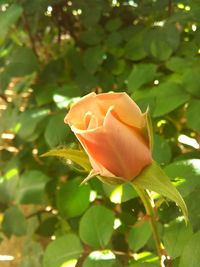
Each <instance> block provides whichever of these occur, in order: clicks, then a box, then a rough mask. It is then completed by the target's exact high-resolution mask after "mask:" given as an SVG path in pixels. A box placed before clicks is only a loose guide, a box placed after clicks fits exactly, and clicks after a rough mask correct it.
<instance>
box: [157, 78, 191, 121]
mask: <svg viewBox="0 0 200 267" xmlns="http://www.w3.org/2000/svg"><path fill="white" fill-rule="evenodd" d="M152 93H153V94H154V96H155V97H156V105H155V109H154V110H153V116H154V117H159V116H162V115H164V114H167V113H169V112H170V111H172V110H174V109H176V108H177V107H179V106H180V105H182V104H184V103H185V102H187V101H188V100H189V99H190V95H189V94H187V93H185V92H184V91H183V88H181V87H180V85H178V84H176V83H174V82H170V81H169V82H165V83H163V84H161V85H159V86H157V87H156V88H155V89H153V92H152ZM167 100H168V101H167Z"/></svg>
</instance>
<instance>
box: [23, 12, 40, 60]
mask: <svg viewBox="0 0 200 267" xmlns="http://www.w3.org/2000/svg"><path fill="white" fill-rule="evenodd" d="M22 21H23V24H24V29H25V31H26V32H27V33H28V36H29V39H30V42H31V47H32V49H33V52H34V53H35V55H36V56H37V57H38V54H37V50H36V44H35V39H34V37H33V35H32V32H31V29H30V25H29V22H28V19H27V16H26V14H25V13H24V14H23V15H22Z"/></svg>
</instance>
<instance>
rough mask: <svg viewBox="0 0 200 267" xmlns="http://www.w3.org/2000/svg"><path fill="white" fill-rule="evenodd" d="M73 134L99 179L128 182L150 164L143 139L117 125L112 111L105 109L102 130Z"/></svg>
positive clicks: (149, 157) (124, 127) (134, 130)
mask: <svg viewBox="0 0 200 267" xmlns="http://www.w3.org/2000/svg"><path fill="white" fill-rule="evenodd" d="M74 131H75V130H74ZM75 133H76V136H77V138H78V139H79V141H80V142H81V144H82V145H83V147H84V148H85V150H86V152H87V153H88V155H89V158H90V161H91V164H92V166H93V169H94V170H96V171H97V172H99V173H100V174H101V175H102V176H111V175H112V177H113V176H118V177H123V178H125V179H132V178H133V177H135V176H137V175H138V174H139V173H140V171H141V170H142V169H143V168H144V166H146V165H147V164H149V163H150V162H151V153H150V150H149V148H148V145H147V143H146V141H145V140H144V138H143V137H142V136H141V135H140V133H139V132H138V131H137V129H134V128H131V127H129V126H127V125H124V124H123V123H121V121H119V120H118V119H117V118H116V117H115V110H113V109H109V111H108V113H107V115H106V117H105V120H104V124H103V126H102V127H99V128H96V129H94V130H88V131H78V132H76V131H75Z"/></svg>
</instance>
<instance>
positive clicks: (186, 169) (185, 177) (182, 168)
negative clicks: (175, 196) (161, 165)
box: [164, 159, 200, 197]
mask: <svg viewBox="0 0 200 267" xmlns="http://www.w3.org/2000/svg"><path fill="white" fill-rule="evenodd" d="M164 170H165V172H166V174H167V175H168V176H169V177H170V178H171V179H172V180H173V181H174V182H175V183H177V185H178V189H179V191H180V193H181V195H182V196H183V197H185V196H188V195H189V194H190V193H191V192H193V191H194V190H195V189H196V188H197V187H199V186H200V180H199V177H200V159H189V160H180V161H175V162H173V163H171V164H169V165H168V166H166V167H165V169H164Z"/></svg>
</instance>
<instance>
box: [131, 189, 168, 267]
mask: <svg viewBox="0 0 200 267" xmlns="http://www.w3.org/2000/svg"><path fill="white" fill-rule="evenodd" d="M134 189H135V190H136V192H137V193H138V195H139V197H140V198H141V200H142V202H143V204H144V207H145V210H146V213H147V215H148V216H149V219H150V222H151V227H152V233H153V238H154V241H155V244H156V249H157V253H158V256H159V258H160V262H161V259H162V255H164V254H165V253H164V249H163V247H162V243H161V241H160V237H159V234H158V229H157V224H156V218H155V212H154V208H153V206H152V202H151V199H150V197H149V195H148V194H147V192H146V191H145V190H143V189H140V188H138V187H136V186H134ZM161 266H163V265H161Z"/></svg>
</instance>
